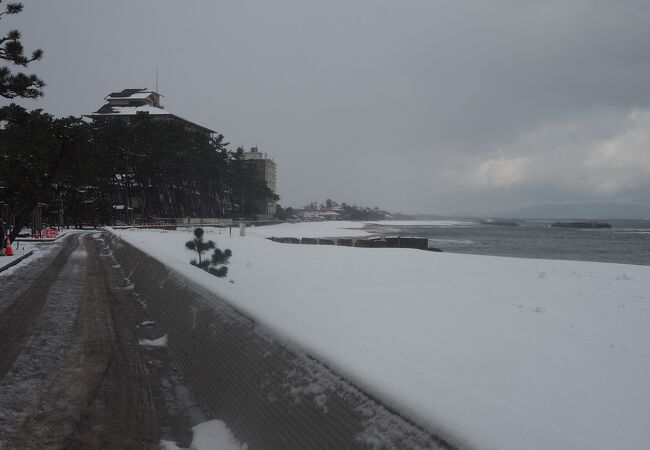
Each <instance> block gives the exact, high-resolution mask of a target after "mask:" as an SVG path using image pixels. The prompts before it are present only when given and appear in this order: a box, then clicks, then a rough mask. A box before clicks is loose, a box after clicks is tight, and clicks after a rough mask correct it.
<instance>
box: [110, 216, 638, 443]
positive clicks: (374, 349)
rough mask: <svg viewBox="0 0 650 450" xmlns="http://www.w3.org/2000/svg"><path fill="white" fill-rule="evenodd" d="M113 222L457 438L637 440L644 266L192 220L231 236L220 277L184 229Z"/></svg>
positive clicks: (223, 239) (222, 239)
mask: <svg viewBox="0 0 650 450" xmlns="http://www.w3.org/2000/svg"><path fill="white" fill-rule="evenodd" d="M309 226H310V224H297V225H296V227H297V230H296V231H295V232H294V233H290V232H291V230H290V228H289V226H283V230H284V231H286V233H287V235H293V236H299V235H300V234H301V233H303V232H305V233H306V232H308V230H307V229H308V228H309ZM313 226H314V227H322V224H320V223H319V224H314V225H313ZM269 228H271V227H269ZM301 230H302V231H301ZM321 231H322V230H321ZM345 231H348V230H345ZM116 233H118V234H119V235H120V236H122V238H124V239H125V240H127V241H128V242H131V243H132V244H134V245H136V246H138V247H139V248H141V249H143V250H144V251H146V252H147V253H149V254H151V255H153V256H156V257H158V258H159V259H160V260H161V261H163V262H164V263H165V264H168V265H170V266H172V267H174V268H175V269H176V270H178V271H179V272H180V273H182V274H185V275H187V276H188V277H190V278H192V279H193V280H195V281H196V282H197V283H198V284H200V285H201V286H203V287H205V288H207V289H211V290H213V291H214V292H215V293H217V294H218V295H219V296H221V297H222V298H223V299H225V300H228V301H230V302H231V303H233V304H235V305H236V306H237V307H238V308H239V309H240V310H242V311H244V312H246V313H247V314H249V315H251V316H253V317H255V318H256V319H257V320H258V321H260V322H262V323H265V324H266V325H267V326H269V327H270V328H272V329H273V330H275V331H276V332H277V333H279V334H280V335H281V336H284V337H285V338H287V339H290V340H291V341H294V342H296V343H299V344H300V345H301V346H302V347H303V348H305V349H306V350H307V351H309V352H310V353H312V354H315V355H318V356H319V357H320V358H321V359H323V360H324V361H326V362H327V363H328V364H330V365H332V366H334V367H335V368H337V370H338V371H339V372H341V373H342V374H343V375H345V376H347V377H348V378H349V379H351V380H352V381H353V382H355V383H357V384H359V385H361V386H363V387H364V388H366V389H368V390H369V391H370V392H372V393H374V394H375V395H377V396H379V397H380V398H382V399H383V400H384V401H385V402H387V403H389V404H391V405H393V406H395V407H396V408H398V409H399V410H402V411H404V412H405V413H407V414H409V415H411V416H412V417H414V418H416V419H417V420H418V421H420V422H421V423H423V424H425V425H428V426H430V427H432V428H433V429H434V430H437V431H439V432H441V434H442V435H443V436H446V437H448V438H451V439H452V441H454V442H456V443H458V444H461V445H464V446H467V447H470V448H471V447H474V448H485V449H506V450H507V449H513V450H514V449H550V448H552V449H612V448H617V449H639V448H646V447H647V444H648V442H650V427H648V426H647V422H648V417H650V377H649V376H648V374H650V326H649V324H650V268H649V267H647V266H633V265H622V264H604V263H589V262H573V261H551V260H533V259H528V260H527V259H519V258H503V257H490V256H475V255H460V254H449V253H433V252H425V251H420V250H409V249H380V248H377V249H364V248H349V247H332V246H309V245H292V244H279V243H275V242H271V241H268V240H266V239H264V238H262V237H261V236H259V234H267V232H266V231H263V227H259V228H255V229H251V230H248V231H247V234H248V236H246V237H243V238H242V237H239V236H237V237H235V236H233V237H232V238H229V237H227V236H224V235H217V234H215V233H210V232H209V231H207V232H206V234H207V236H208V237H209V238H210V239H213V240H215V241H216V242H217V244H218V246H219V247H221V248H224V247H225V248H230V249H232V251H233V256H232V258H231V264H230V271H229V274H228V278H230V279H231V280H232V281H233V282H234V283H229V282H228V281H227V280H225V279H218V278H215V277H213V276H211V275H209V274H206V273H205V272H202V271H201V270H199V269H196V268H194V267H192V266H190V265H189V264H188V262H189V259H190V258H191V257H192V255H191V254H190V253H189V252H187V251H185V250H184V248H183V246H184V242H185V241H187V240H189V239H190V237H191V236H190V232H161V231H135V230H134V231H123V230H120V231H117V232H116ZM256 234H258V235H256ZM270 234H271V235H275V233H270ZM314 234H316V232H314V233H312V234H311V235H314ZM326 235H327V236H332V234H331V233H330V232H328V233H327V234H326Z"/></svg>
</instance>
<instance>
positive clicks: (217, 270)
mask: <svg viewBox="0 0 650 450" xmlns="http://www.w3.org/2000/svg"><path fill="white" fill-rule="evenodd" d="M185 247H187V248H188V249H189V250H192V251H195V252H197V253H198V254H199V260H198V261H197V260H195V259H193V260H191V261H190V264H192V265H193V266H196V267H198V268H200V269H203V270H205V271H206V272H208V273H211V274H212V275H214V276H216V277H220V278H221V277H225V276H226V275H227V274H228V268H227V267H226V264H228V260H229V259H230V257H231V256H232V252H231V251H230V249H229V248H227V249H225V250H221V249H219V248H216V246H215V244H214V241H207V242H205V241H204V240H203V229H202V228H197V229H195V230H194V239H192V240H191V241H187V242H186V243H185ZM213 248H214V249H215V250H214V253H213V254H212V258H210V259H201V255H202V254H203V253H205V252H207V251H208V250H210V249H213Z"/></svg>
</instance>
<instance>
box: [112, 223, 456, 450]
mask: <svg viewBox="0 0 650 450" xmlns="http://www.w3.org/2000/svg"><path fill="white" fill-rule="evenodd" d="M106 239H107V242H108V243H109V245H110V247H111V249H112V251H113V255H114V257H115V258H116V260H117V261H118V262H119V264H120V265H121V267H122V269H123V270H124V272H125V274H126V275H127V276H128V277H129V279H130V280H131V282H132V283H133V285H134V291H135V293H136V295H137V298H138V300H139V301H140V302H141V303H142V305H143V306H144V307H145V308H146V310H147V312H148V314H149V315H150V316H151V320H154V321H155V322H156V327H157V328H158V329H159V330H161V332H163V333H165V334H167V336H168V344H167V345H168V348H169V350H170V352H171V353H172V355H173V356H174V358H175V360H176V361H177V363H178V365H179V367H180V368H181V370H182V371H183V373H184V375H185V377H186V379H187V382H188V384H189V386H190V389H191V390H192V392H193V394H194V395H195V397H196V399H197V401H198V402H199V404H200V406H201V407H202V408H203V409H204V411H206V412H207V413H208V414H209V415H210V416H211V417H210V418H211V419H219V420H222V421H224V422H225V423H226V425H227V426H228V428H230V430H231V431H232V432H233V434H234V435H235V437H236V438H237V439H238V440H240V441H241V442H245V443H246V444H247V445H248V448H249V449H250V450H254V449H282V450H320V449H329V450H334V449H364V448H365V449H371V448H372V449H389V448H390V449H407V448H413V449H430V448H431V449H441V448H442V449H450V448H454V447H452V446H450V445H449V444H448V443H447V442H445V441H444V440H442V439H441V438H440V437H439V436H438V435H437V434H436V433H435V432H432V431H431V430H427V429H425V428H423V427H421V426H418V425H417V424H416V423H415V422H413V421H411V420H409V419H408V418H406V417H405V416H404V415H401V414H399V413H397V412H396V411H395V410H393V409H391V408H390V407H388V406H387V405H386V404H382V403H381V402H380V401H378V400H377V399H376V398H375V397H373V396H371V395H370V394H369V393H367V392H365V391H363V390H361V389H359V388H358V387H355V386H354V385H352V384H351V383H350V382H348V381H347V380H345V379H344V378H342V377H341V376H339V375H338V374H337V373H335V372H334V371H333V370H332V369H330V368H329V367H328V366H326V365H324V364H322V363H321V362H319V361H318V360H317V359H315V358H313V357H311V356H310V355H308V354H307V353H305V352H304V351H303V350H301V349H300V348H299V347H298V346H297V345H294V344H288V343H286V342H285V341H282V340H279V339H278V338H277V337H276V335H275V333H274V332H273V331H271V330H269V329H268V328H266V327H265V326H263V325H261V324H259V323H257V322H256V321H255V320H253V319H251V318H250V317H247V316H246V315H244V314H242V313H240V312H239V311H238V310H237V309H236V308H235V307H233V305H231V304H229V303H227V302H225V301H223V300H221V299H219V298H218V297H216V296H214V295H212V294H210V293H208V292H205V291H204V290H202V289H201V288H200V287H198V286H195V285H194V284H193V283H192V282H191V281H189V280H188V279H186V278H184V277H183V276H181V275H179V274H177V273H175V272H174V271H173V270H170V269H169V268H168V267H166V266H165V265H164V264H162V263H161V262H159V261H157V260H155V259H153V258H151V257H150V256H148V255H146V254H144V253H143V252H141V251H140V250H138V249H137V248H135V247H133V246H131V245H130V244H128V243H126V242H124V241H122V240H120V238H119V237H117V236H116V235H114V234H110V233H109V234H108V236H107V238H106ZM197 270H199V269H197ZM215 283H227V281H226V280H218V279H216V278H215ZM263 300H264V299H263V298H261V299H260V301H263Z"/></svg>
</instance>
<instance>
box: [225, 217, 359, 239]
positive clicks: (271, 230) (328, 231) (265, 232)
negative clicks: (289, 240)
mask: <svg viewBox="0 0 650 450" xmlns="http://www.w3.org/2000/svg"><path fill="white" fill-rule="evenodd" d="M364 226H365V223H363V222H350V221H336V222H331V221H330V222H299V223H281V224H278V225H268V226H264V227H254V228H249V229H247V230H246V231H247V233H250V234H255V235H257V236H264V237H295V238H304V237H306V238H325V237H331V238H338V237H363V236H370V233H368V232H366V231H364V230H363V229H362V228H363V227H364ZM233 233H234V230H233Z"/></svg>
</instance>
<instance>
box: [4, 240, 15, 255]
mask: <svg viewBox="0 0 650 450" xmlns="http://www.w3.org/2000/svg"><path fill="white" fill-rule="evenodd" d="M4 245H5V255H7V256H14V248H13V247H12V246H11V240H10V239H9V236H7V237H6V238H5V242H4Z"/></svg>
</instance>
